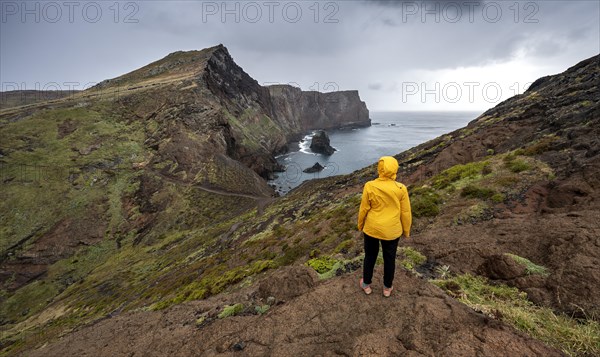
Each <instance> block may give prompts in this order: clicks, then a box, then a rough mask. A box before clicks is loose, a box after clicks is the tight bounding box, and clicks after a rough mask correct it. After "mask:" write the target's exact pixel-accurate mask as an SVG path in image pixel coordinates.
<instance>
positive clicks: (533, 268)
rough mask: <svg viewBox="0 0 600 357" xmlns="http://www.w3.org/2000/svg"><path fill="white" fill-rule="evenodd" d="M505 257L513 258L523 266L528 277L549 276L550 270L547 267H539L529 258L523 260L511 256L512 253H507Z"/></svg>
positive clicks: (513, 255) (514, 255)
mask: <svg viewBox="0 0 600 357" xmlns="http://www.w3.org/2000/svg"><path fill="white" fill-rule="evenodd" d="M505 255H507V256H509V257H511V258H512V259H513V260H514V261H515V262H517V263H519V264H521V265H523V266H524V267H525V272H526V273H527V275H534V274H538V275H543V276H547V275H549V273H548V269H546V267H543V266H541V265H537V264H535V263H533V262H532V261H530V260H529V259H527V258H523V257H520V256H518V255H516V254H511V253H505Z"/></svg>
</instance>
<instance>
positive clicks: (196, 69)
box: [93, 44, 231, 89]
mask: <svg viewBox="0 0 600 357" xmlns="http://www.w3.org/2000/svg"><path fill="white" fill-rule="evenodd" d="M216 54H221V55H225V56H228V57H231V55H230V54H229V51H228V50H227V48H226V47H225V46H223V44H218V45H216V46H213V47H209V48H205V49H202V50H192V51H175V52H172V53H169V54H168V55H167V56H165V57H163V58H161V59H159V60H157V61H154V62H152V63H150V64H148V65H146V66H144V67H142V68H139V69H136V70H134V71H132V72H129V73H126V74H124V75H122V76H119V77H116V78H112V79H107V80H104V81H102V82H100V83H99V84H98V85H96V86H94V87H93V88H94V89H106V88H110V87H122V86H132V85H138V84H142V85H143V84H156V82H157V81H158V82H161V83H163V82H171V81H172V80H181V79H184V78H189V77H193V76H196V75H198V74H199V73H201V72H203V71H204V69H205V68H206V64H207V62H208V60H209V59H210V58H211V57H213V56H215V55H216Z"/></svg>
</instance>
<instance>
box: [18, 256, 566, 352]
mask: <svg viewBox="0 0 600 357" xmlns="http://www.w3.org/2000/svg"><path fill="white" fill-rule="evenodd" d="M381 273H382V272H381V271H379V270H377V271H376V274H381ZM358 279H359V275H358V273H352V274H347V275H345V276H343V277H340V278H336V279H331V280H329V281H326V282H322V283H318V282H317V278H316V276H315V273H314V271H312V269H310V268H304V267H291V268H286V269H281V270H280V271H277V272H273V273H272V274H270V276H266V277H265V278H264V279H263V280H261V281H260V282H258V283H257V284H256V285H255V287H253V288H250V289H244V290H242V291H239V292H237V293H235V294H231V295H227V296H222V297H216V298H213V299H208V300H206V301H199V302H193V303H188V304H184V305H180V306H176V307H173V308H171V309H168V310H166V311H161V312H143V313H132V314H126V315H123V316H119V317H116V318H112V319H106V320H103V321H99V322H97V323H95V324H94V325H92V326H90V327H87V328H84V329H82V330H80V331H77V332H75V333H72V334H69V335H68V336H65V337H63V338H61V339H60V340H59V341H57V342H56V343H53V344H51V345H49V346H46V347H43V348H41V349H39V350H37V351H35V352H33V353H31V354H28V355H29V356H40V357H41V356H59V355H64V353H65V352H67V353H68V354H70V355H78V356H164V355H175V356H226V355H238V354H239V355H244V356H340V355H341V356H375V355H377V356H398V355H402V356H479V355H481V356H542V355H544V356H562V354H561V353H560V352H559V351H557V350H554V349H552V348H549V347H547V346H545V345H544V344H542V343H540V342H539V341H536V340H533V339H532V338H530V337H528V336H526V335H524V334H522V333H519V332H518V331H516V330H514V329H513V328H511V327H509V326H507V325H505V324H503V323H500V322H498V321H496V320H494V319H491V318H488V317H486V316H484V315H482V314H479V313H476V312H474V311H473V310H471V309H470V308H468V307H466V306H465V305H463V304H461V303H459V302H457V301H456V300H455V299H453V298H451V297H449V296H448V295H447V294H445V293H444V292H443V291H442V290H441V289H439V288H437V287H435V286H433V285H431V284H428V283H426V282H424V281H423V280H421V279H419V278H416V277H414V276H412V274H410V273H407V272H404V271H400V272H399V274H398V276H397V278H396V281H395V287H396V290H395V291H394V294H393V295H392V297H390V298H384V297H383V296H382V295H381V294H380V291H379V290H381V288H382V286H381V284H379V285H378V284H374V289H375V292H374V293H373V294H372V295H370V296H366V295H364V293H363V292H362V290H360V289H359V288H358ZM265 293H266V294H265ZM271 294H272V295H273V296H274V297H276V298H277V299H278V304H277V305H276V306H274V307H272V308H270V309H269V310H268V311H267V312H265V313H264V314H262V315H256V314H254V313H253V310H254V307H255V306H259V305H260V304H261V303H264V302H265V301H266V299H267V298H268V296H269V295H271ZM239 301H243V302H245V303H246V304H247V305H248V308H247V310H249V311H250V312H247V313H241V314H240V315H238V316H234V317H229V318H222V319H219V318H218V317H217V314H218V313H219V311H220V309H221V307H222V306H223V305H224V304H233V303H236V302H239ZM252 301H253V302H254V305H252V304H251V302H252ZM206 317H212V318H215V320H213V321H211V322H209V323H206V324H203V323H202V322H200V323H198V319H199V318H206Z"/></svg>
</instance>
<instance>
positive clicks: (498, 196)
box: [492, 193, 506, 203]
mask: <svg viewBox="0 0 600 357" xmlns="http://www.w3.org/2000/svg"><path fill="white" fill-rule="evenodd" d="M505 199H506V197H505V196H504V195H503V194H501V193H496V194H494V195H493V196H492V201H493V202H495V203H500V202H504V200H505Z"/></svg>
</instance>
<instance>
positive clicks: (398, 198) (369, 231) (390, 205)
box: [358, 156, 412, 297]
mask: <svg viewBox="0 0 600 357" xmlns="http://www.w3.org/2000/svg"><path fill="white" fill-rule="evenodd" d="M377 172H378V173H379V178H377V179H375V180H373V181H369V182H367V183H366V184H365V187H364V189H363V194H362V200H361V202H360V209H359V211H358V230H360V231H362V232H363V235H364V242H365V260H364V264H363V277H362V279H360V287H361V288H362V289H363V291H364V292H365V294H367V295H369V294H370V293H371V292H372V291H371V279H372V278H373V269H374V268H375V261H376V260H377V254H379V243H380V242H381V248H382V251H383V296H385V297H389V296H390V295H391V294H392V290H393V286H392V283H393V281H394V272H395V270H396V249H397V248H398V241H399V240H400V237H401V236H404V237H406V238H408V237H409V236H410V226H411V223H412V214H411V211H410V200H409V198H408V190H407V189H406V186H404V185H403V184H401V183H399V182H396V173H397V172H398V161H397V160H396V159H395V158H393V157H391V156H384V157H382V158H380V159H379V163H378V164H377Z"/></svg>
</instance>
